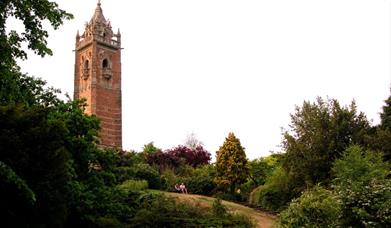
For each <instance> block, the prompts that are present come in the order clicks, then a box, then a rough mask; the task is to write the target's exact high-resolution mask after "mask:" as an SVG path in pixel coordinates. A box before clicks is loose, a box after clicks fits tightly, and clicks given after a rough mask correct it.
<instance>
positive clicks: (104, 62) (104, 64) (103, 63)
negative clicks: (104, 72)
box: [102, 59, 109, 69]
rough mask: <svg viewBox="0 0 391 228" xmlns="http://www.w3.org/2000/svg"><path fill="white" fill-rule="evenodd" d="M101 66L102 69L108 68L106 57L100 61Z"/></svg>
mask: <svg viewBox="0 0 391 228" xmlns="http://www.w3.org/2000/svg"><path fill="white" fill-rule="evenodd" d="M102 68H103V69H108V68H109V61H108V60H107V59H104V60H103V61H102Z"/></svg>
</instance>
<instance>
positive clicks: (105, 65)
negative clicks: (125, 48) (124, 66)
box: [102, 59, 112, 80]
mask: <svg viewBox="0 0 391 228" xmlns="http://www.w3.org/2000/svg"><path fill="white" fill-rule="evenodd" d="M102 75H103V77H104V78H106V79H107V80H109V79H110V78H111V75H112V73H111V66H110V62H109V60H108V59H103V61H102Z"/></svg>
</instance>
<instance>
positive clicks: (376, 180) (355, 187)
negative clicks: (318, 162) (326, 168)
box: [333, 146, 391, 227]
mask: <svg viewBox="0 0 391 228" xmlns="http://www.w3.org/2000/svg"><path fill="white" fill-rule="evenodd" d="M389 170H390V169H389V166H388V165H387V163H385V162H383V161H382V157H381V155H380V154H378V153H374V152H371V151H364V150H363V149H362V148H361V147H359V146H352V147H349V148H348V149H347V150H346V151H345V154H344V156H343V157H342V158H341V159H339V160H337V161H336V162H335V164H334V167H333V171H334V173H335V176H336V178H335V179H334V181H333V184H334V189H335V191H336V193H337V195H338V197H339V198H340V200H341V202H342V222H343V225H344V226H353V227H390V226H391V209H390V208H391V180H390V179H389V176H388V175H389Z"/></svg>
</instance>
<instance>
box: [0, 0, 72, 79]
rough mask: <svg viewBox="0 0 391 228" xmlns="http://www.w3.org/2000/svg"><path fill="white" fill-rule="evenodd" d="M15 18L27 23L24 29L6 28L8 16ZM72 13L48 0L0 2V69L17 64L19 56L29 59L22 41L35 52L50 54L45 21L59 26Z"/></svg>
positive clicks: (41, 54)
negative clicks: (19, 30) (20, 30)
mask: <svg viewBox="0 0 391 228" xmlns="http://www.w3.org/2000/svg"><path fill="white" fill-rule="evenodd" d="M10 17H11V18H15V19H17V20H19V21H21V22H22V23H23V25H24V31H22V32H19V33H18V32H17V31H15V30H10V31H7V29H6V23H7V19H8V18H10ZM72 17H73V16H72V15H71V14H69V13H67V12H65V11H64V10H61V9H60V8H59V7H58V4H57V3H55V2H52V1H48V0H4V1H1V2H0V69H1V70H0V73H4V71H3V70H4V69H5V68H6V69H8V70H10V69H12V68H15V66H16V60H17V59H27V53H26V52H25V51H24V50H23V49H22V48H21V47H22V44H23V43H27V47H28V48H29V49H30V50H32V51H34V53H35V54H38V55H40V56H42V57H43V56H45V55H47V54H49V55H51V54H52V51H51V50H50V48H48V47H47V41H46V39H47V37H48V32H47V31H46V30H45V29H44V28H43V25H44V22H49V24H50V25H51V26H52V27H53V28H54V29H58V27H59V26H60V25H62V24H63V22H64V20H68V19H71V18H72Z"/></svg>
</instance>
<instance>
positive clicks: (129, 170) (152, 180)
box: [115, 163, 161, 189]
mask: <svg viewBox="0 0 391 228" xmlns="http://www.w3.org/2000/svg"><path fill="white" fill-rule="evenodd" d="M115 173H116V176H117V179H118V181H119V182H124V181H126V180H129V179H137V180H146V181H148V186H149V188H151V189H159V188H160V187H161V180H160V175H159V172H158V171H157V170H156V169H154V168H153V167H151V166H150V165H148V164H145V163H138V164H135V165H132V166H130V167H118V168H117V169H116V170H115Z"/></svg>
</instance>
